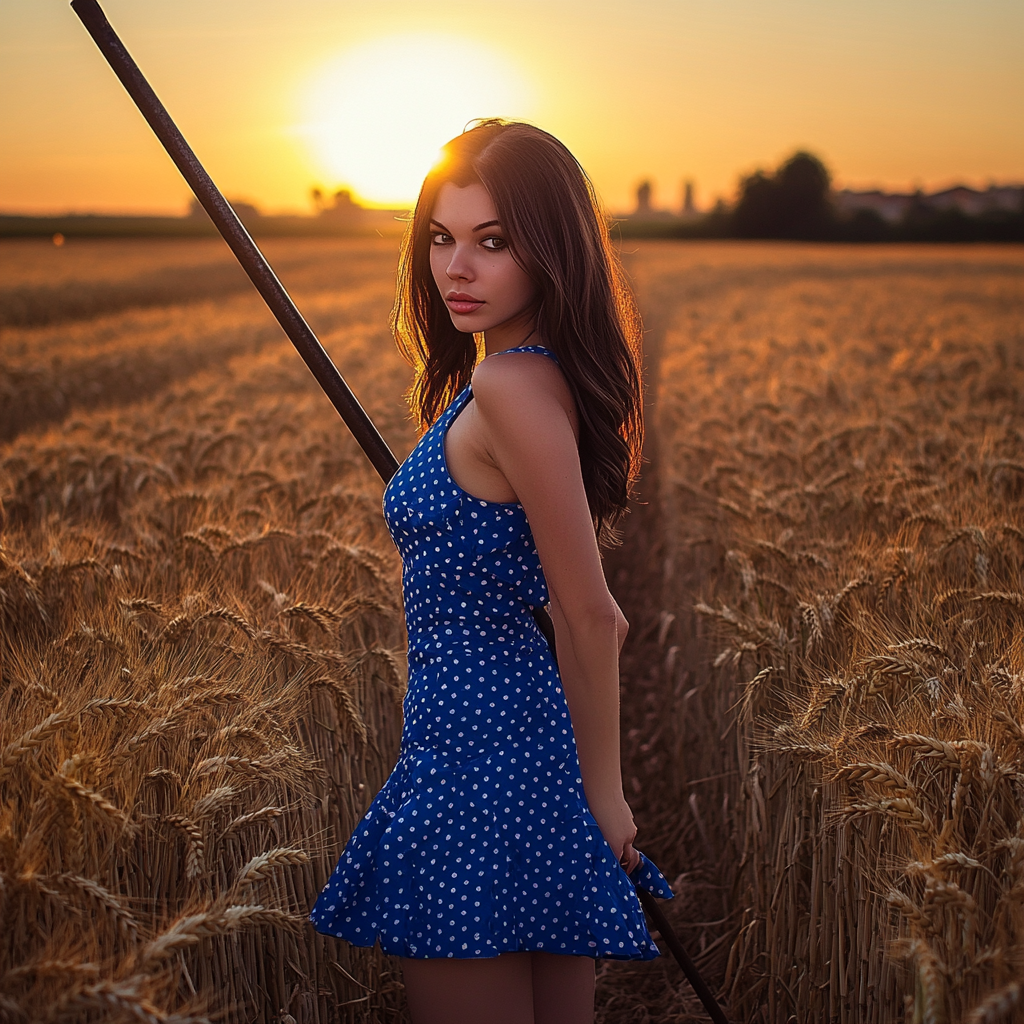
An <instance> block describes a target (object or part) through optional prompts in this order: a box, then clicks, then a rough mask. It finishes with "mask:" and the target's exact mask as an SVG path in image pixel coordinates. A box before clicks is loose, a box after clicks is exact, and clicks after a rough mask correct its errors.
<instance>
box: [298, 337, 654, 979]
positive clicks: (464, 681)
mask: <svg viewBox="0 0 1024 1024" xmlns="http://www.w3.org/2000/svg"><path fill="white" fill-rule="evenodd" d="M504 351H505V352H535V353H539V354H542V355H546V356H549V357H551V358H555V356H554V353H553V352H551V350H550V349H546V348H544V347H542V346H540V345H524V346H519V347H517V348H512V349H506V350H504ZM498 354H502V353H495V355H498ZM556 362H557V359H556ZM471 397H472V391H471V387H470V385H469V384H467V385H466V387H465V388H463V389H462V390H461V391H460V392H459V393H458V394H457V395H456V396H455V397H454V398H453V399H452V401H451V403H450V404H449V406H448V407H447V409H446V410H445V411H444V412H443V413H442V414H441V416H439V417H438V419H437V420H436V421H435V422H434V424H433V425H432V426H431V427H430V428H429V429H428V430H427V431H426V432H425V433H424V434H423V436H422V437H421V438H420V440H419V443H418V444H417V445H416V447H415V448H414V449H413V451H412V453H411V454H410V455H409V457H408V458H407V459H406V460H405V462H404V463H403V464H402V466H401V467H400V468H399V470H398V472H397V473H396V474H395V476H394V477H393V478H392V479H391V481H390V483H389V484H388V486H387V488H386V489H385V491H384V516H385V519H386V521H387V526H388V530H389V531H390V533H391V537H392V539H393V540H394V542H395V545H396V546H397V548H398V550H399V553H400V554H401V556H402V564H403V572H402V589H403V596H404V600H405V616H406V625H407V627H408V635H409V648H408V650H409V655H408V657H409V683H408V689H407V692H406V695H405V697H404V702H403V712H404V718H403V725H402V735H401V741H400V747H399V755H398V762H397V764H396V765H395V767H394V770H393V771H392V773H391V775H390V776H389V778H388V779H387V781H386V782H385V783H384V786H383V788H382V789H381V790H380V792H379V793H378V794H377V795H376V797H375V798H374V800H373V802H372V803H371V804H370V807H369V809H368V810H367V812H366V814H365V815H364V816H363V818H362V819H361V820H360V822H359V824H358V825H357V826H356V828H355V830H354V832H353V833H352V836H351V838H350V839H349V841H348V843H347V845H346V846H345V849H344V851H343V853H342V855H341V859H340V860H339V861H338V865H337V867H336V868H335V870H334V872H333V874H332V875H331V877H330V880H329V881H328V883H327V885H326V886H325V888H324V889H323V891H322V892H321V893H320V896H319V898H318V899H317V901H316V904H315V905H314V907H313V910H312V912H311V913H310V920H311V921H312V922H313V925H314V926H315V928H316V929H317V930H318V931H320V932H323V933H325V934H328V935H334V936H337V937H338V938H342V939H345V940H347V941H348V942H350V943H352V944H354V945H357V946H372V945H374V943H376V942H379V943H380V949H381V950H382V951H383V952H384V953H387V954H391V955H394V956H403V957H415V958H424V959H425V958H434V957H459V958H478V957H493V956H497V955H498V954H500V953H505V952H514V951H521V950H545V951H547V952H550V953H562V954H566V955H573V956H590V957H594V958H601V959H614V960H651V959H654V958H655V957H657V956H659V955H660V951H659V950H658V947H657V946H656V945H655V943H654V941H653V939H652V938H651V935H650V933H649V931H648V929H647V925H646V922H645V920H644V915H643V910H642V908H641V906H640V902H639V900H638V898H637V895H636V891H635V888H634V886H635V885H636V886H640V887H642V888H643V889H645V890H647V891H648V892H651V893H652V894H654V895H655V896H659V897H661V898H663V899H671V898H672V895H673V894H672V890H671V888H670V887H669V884H668V882H667V881H666V879H665V877H664V876H663V875H662V873H661V872H660V871H659V870H658V868H657V867H655V865H654V864H653V863H652V862H651V861H650V860H649V859H648V858H647V857H645V856H643V855H642V854H641V858H640V864H639V865H638V867H637V868H635V869H634V871H633V873H632V875H631V876H630V875H627V873H626V870H625V869H624V868H623V867H622V865H621V864H620V863H619V861H618V858H617V857H616V856H615V853H614V852H613V851H612V848H611V847H610V846H609V844H608V842H607V840H606V839H605V838H604V836H603V834H602V833H601V830H600V827H599V826H598V824H597V821H596V820H595V818H594V816H593V814H592V813H591V811H590V808H589V807H588V805H587V801H586V797H585V794H584V790H583V780H582V778H581V775H580V767H579V761H578V758H577V751H576V742H575V738H574V736H573V732H572V725H571V721H570V718H569V708H568V704H567V702H566V698H565V693H564V691H563V689H562V684H561V680H560V677H559V674H558V666H557V664H556V662H555V659H554V657H553V656H552V653H551V650H550V648H549V646H548V643H547V641H546V640H545V638H544V636H543V634H542V633H541V632H540V629H539V628H538V626H537V624H536V622H535V621H534V618H533V615H532V613H531V608H533V607H537V606H543V605H546V604H547V603H548V590H547V584H546V582H545V579H544V575H543V572H542V570H541V565H540V559H539V558H538V556H537V550H536V548H535V546H534V542H533V536H532V533H531V531H530V526H529V523H528V522H527V519H526V514H525V512H524V510H523V507H522V505H521V504H519V503H517V502H492V501H484V500H483V499H481V498H477V497H474V496H473V495H471V494H469V493H468V492H466V491H464V490H463V489H462V488H461V487H459V485H458V484H456V483H455V481H454V480H453V479H452V477H451V474H450V473H449V472H448V467H447V462H446V459H445V453H444V439H445V435H446V433H447V431H448V427H449V426H450V425H451V423H452V421H453V420H454V419H455V417H456V416H458V414H459V413H460V412H461V410H462V409H463V408H465V406H466V403H467V402H468V401H469V400H470V398H471Z"/></svg>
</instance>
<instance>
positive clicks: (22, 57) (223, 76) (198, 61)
mask: <svg viewBox="0 0 1024 1024" xmlns="http://www.w3.org/2000/svg"><path fill="white" fill-rule="evenodd" d="M103 6H104V9H105V11H106V13H107V14H108V16H109V18H110V20H111V22H112V24H113V25H114V27H115V29H116V30H117V31H118V32H119V34H120V35H121V37H122V38H123V39H124V41H125V43H126V45H127V46H128V48H129V50H130V51H131V52H132V54H133V55H134V56H135V58H136V59H137V60H138V62H139V64H140V66H141V67H142V69H143V71H144V72H145V73H146V74H147V76H148V77H149V79H150V81H151V82H152V84H153V86H154V88H155V89H156V91H157V93H158V95H160V97H161V98H162V99H163V100H164V102H165V103H166V105H167V106H168V109H169V110H170V112H171V114H172V116H173V117H174V118H175V119H176V120H177V122H178V124H179V126H180V127H181V128H182V130H183V132H184V133H185V135H186V137H187V138H188V139H189V141H190V142H191V144H192V146H193V148H194V149H195V150H196V152H197V154H198V155H199V157H200V159H201V160H203V161H204V163H205V164H206V166H207V168H208V170H209V171H210V173H211V174H212V175H213V177H214V180H215V181H217V182H218V184H219V185H220V186H221V188H222V189H223V190H224V191H225V192H226V193H227V194H228V195H230V196H234V197H239V198H245V199H248V200H250V201H252V202H255V203H257V204H258V205H260V206H261V207H262V208H263V209H264V210H266V211H268V212H274V211H279V210H295V211H303V212H304V211H308V210H309V209H310V205H309V190H310V188H311V187H312V186H314V185H318V186H320V187H322V188H325V189H327V190H333V189H335V188H341V187H346V186H349V187H353V186H354V184H355V179H357V178H358V179H359V184H358V185H357V186H356V192H357V194H358V195H360V196H361V197H362V198H363V199H366V200H370V201H371V202H372V201H375V202H377V203H389V202H390V203H398V202H410V201H411V200H412V199H413V198H414V196H415V185H414V184H413V185H410V184H409V182H410V181H411V182H415V181H417V180H418V175H419V174H420V173H422V172H421V171H420V170H419V167H420V164H421V163H422V162H423V161H424V160H427V161H428V162H429V154H430V152H431V150H432V147H434V146H436V145H440V144H442V143H443V142H444V141H446V139H447V138H448V137H450V136H451V135H453V134H455V133H456V132H457V131H458V130H459V129H460V127H461V126H462V125H463V124H464V123H465V121H466V120H468V119H469V118H470V117H473V116H487V115H491V114H500V115H505V116H521V117H526V118H527V119H529V120H531V121H532V122H533V123H535V124H538V125H539V126H541V127H543V128H546V129H547V130H549V131H551V132H553V133H554V134H555V135H557V136H558V137H559V138H561V139H562V140H563V141H564V142H565V143H566V144H567V145H568V146H569V147H570V149H572V150H573V152H574V153H575V154H576V155H577V157H578V158H579V159H580V161H581V163H582V164H583V166H584V167H585V168H586V169H587V170H588V172H589V173H590V175H591V177H592V178H593V180H594V182H595V184H596V186H597V188H598V191H599V192H600V194H601V196H602V198H603V200H604V201H605V203H606V204H607V205H608V207H609V208H611V209H626V208H629V207H630V206H631V205H632V202H633V194H634V190H635V188H636V185H637V183H638V182H639V181H640V180H641V179H643V178H651V179H653V181H654V182H655V184H656V190H655V196H654V199H655V204H656V205H659V206H670V207H673V208H675V207H678V205H679V202H680V189H681V182H682V181H683V179H692V180H694V181H695V182H696V184H697V201H698V204H699V205H700V206H702V207H707V206H709V205H710V204H711V203H712V202H713V201H714V199H715V198H716V197H719V196H722V197H731V196H732V194H733V193H734V191H735V187H736V182H737V178H738V176H739V175H740V174H742V173H749V172H750V171H752V170H753V169H754V168H755V167H758V166H762V167H771V166H774V165H776V164H777V163H778V162H779V161H780V160H781V159H782V158H784V157H785V156H787V155H789V154H790V153H791V152H793V151H794V150H795V149H797V148H807V149H810V150H812V151H813V152H815V153H817V154H818V155H819V156H821V157H822V158H823V159H824V160H825V162H826V164H827V165H828V166H829V168H830V169H831V170H832V172H833V174H834V176H835V179H836V182H837V184H838V185H840V186H848V187H857V188H867V187H883V188H887V189H894V190H905V189H910V188H914V187H922V188H925V189H933V188H940V187H944V186H947V185H950V184H953V183H957V182H963V183H966V184H971V185H975V186H984V185H986V184H988V183H989V182H991V181H996V182H1008V181H1021V180H1024V59H1022V58H1024V54H1022V49H1024V47H1022V40H1024V4H1021V3H1020V2H1019V0H970V2H968V0H932V2H930V3H928V2H925V0H902V2H895V3H893V2H891V0H890V2H888V3H883V2H881V0H861V2H858V3H854V2H853V0H835V2H833V3H828V4H826V3H822V2H821V0H769V2H765V0H761V2H758V0H732V2H728V3H724V2H721V0H616V2H610V0H544V2H541V0H475V2H474V3H467V2H464V0H455V2H451V3H448V4H446V5H443V6H442V5H433V4H432V5H425V4H423V3H422V2H419V0H377V2H374V3H368V2H366V0H362V2H353V3H352V4H349V5H340V4H338V3H330V2H328V0H292V3H290V4H289V5H287V6H285V5H280V4H270V3H267V2H265V0H245V2H243V0H213V2H211V0H205V2H203V0H175V2H173V3H172V2H170V0H147V2H146V3H145V4H139V3H138V2H134V3H133V2H132V0H105V2H104V3H103ZM390 40H394V41H395V42H394V43H393V44H392V43H390V42H389V41H390ZM402 46H405V50H402ZM419 47H422V51H423V56H424V57H425V58H426V60H425V61H424V60H422V59H421V57H420V54H419V52H418V48H419ZM360 54H362V55H363V58H360V57H359V55H360ZM367 54H371V55H372V54H378V55H380V54H390V55H391V56H392V57H393V58H394V63H393V65H390V66H388V67H387V68H384V67H383V65H382V64H381V61H384V63H386V59H390V58H382V57H380V56H378V57H377V58H374V60H376V63H374V62H373V61H370V59H369V58H368V57H367V56H366V55H367ZM395 55H397V56H395ZM360 59H362V60H363V63H362V64H360V63H359V61H360ZM368 61H369V63H368ZM360 68H363V69H364V70H363V71H360V70H359V69H360ZM424 68H426V69H427V70H426V71H425V70H424ZM366 69H369V70H366ZM433 69H436V73H435V72H434V70H433ZM332 75H333V76H334V77H333V78H332V77H331V76H332ZM346 76H347V77H346ZM360 76H361V77H360ZM325 82H327V83H328V85H329V86H330V87H331V88H342V87H344V88H345V89H346V90H349V93H350V92H351V90H352V89H353V88H354V86H353V83H354V82H358V83H360V86H359V88H360V91H361V95H363V96H365V103H364V104H362V105H361V104H360V102H359V99H358V97H357V99H356V100H355V101H353V100H352V99H351V95H347V97H346V103H345V104H341V103H339V105H338V107H339V112H337V114H336V113H335V111H334V109H333V107H332V105H331V103H330V97H329V95H328V96H327V99H326V100H325V99H324V96H325V94H324V91H323V90H324V88H325V86H324V83H325ZM332 82H333V83H335V84H334V85H331V84H330V83H332ZM318 88H319V90H320V91H319V93H318V92H317V90H318ZM388 90H390V91H391V93H393V95H390V98H387V97H385V95H384V94H385V93H386V92H388ZM403 90H404V91H403ZM0 91H2V94H3V96H4V102H3V104H2V105H0V152H2V153H3V158H2V160H0V210H3V211H4V212H26V213H28V212H39V213H42V212H64V211H97V212H162V213H181V212H183V211H184V209H185V208H186V206H187V202H188V197H189V192H188V189H187V186H186V185H185V184H184V182H183V181H182V180H181V179H180V177H179V176H178V173H177V171H176V170H175V169H174V167H173V166H172V165H171V163H170V161H169V160H168V158H167V157H166V155H165V154H164V153H163V151H162V149H161V148H160V146H159V144H158V143H157V141H156V140H155V138H154V137H153V136H152V134H151V133H150V130H149V128H148V127H147V126H146V125H145V123H144V122H143V120H142V118H141V116H140V115H139V114H138V112H137V111H136V110H135V107H134V105H133V104H132V102H131V101H130V99H129V98H128V97H127V95H126V94H125V93H124V91H123V89H122V87H121V86H120V84H119V83H118V82H117V80H116V79H115V78H114V76H113V74H112V72H111V71H110V69H109V68H108V67H107V65H106V63H105V61H104V60H103V59H102V57H101V56H100V54H99V52H98V51H97V50H96V48H95V45H94V44H93V42H92V40H91V39H90V38H89V37H88V35H87V33H86V32H85V30H84V28H83V27H82V26H81V24H80V23H79V21H78V19H77V18H76V17H75V15H74V13H73V12H72V11H71V9H70V7H69V6H68V4H67V3H66V2H64V0H5V2H4V4H3V5H2V7H0ZM406 96H408V97H409V104H410V106H409V110H410V111H412V112H413V113H414V115H415V116H414V117H413V118H412V120H411V121H410V118H409V116H408V112H407V111H406V110H405V107H404V102H405V101H404V99H403V97H406ZM385 99H387V102H388V103H390V106H382V105H381V104H383V103H384V101H385ZM482 99H486V102H487V104H488V105H489V107H492V108H493V107H494V106H498V107H499V109H482V110H477V109H476V104H477V102H479V101H481V100H482ZM417 104H418V106H417ZM342 106H344V107H345V110H344V111H342V110H341V108H342ZM325 111H326V113H325ZM345 111H347V112H345ZM368 111H371V112H373V113H372V116H369V115H368V114H367V112H368ZM368 117H369V127H367V120H368ZM403 118H404V122H403ZM332 119H333V120H332ZM414 128H416V129H417V131H418V136H417V131H414V130H413V129H414ZM360 132H362V133H363V134H362V135H360ZM366 132H370V133H371V136H373V138H374V139H375V141H374V143H373V145H364V146H363V149H362V150H361V151H360V153H361V156H362V157H364V158H365V159H363V160H362V162H361V163H359V164H358V166H357V165H356V164H354V163H353V162H352V161H351V159H350V158H349V154H347V153H346V152H345V146H344V145H343V144H341V145H339V144H338V133H342V134H344V135H345V136H346V137H349V136H350V137H352V138H354V139H358V138H364V137H366ZM331 133H334V134H333V135H332V134H331ZM414 136H417V138H416V139H415V145H414ZM435 139H436V141H435ZM385 142H386V143H387V145H383V143H385ZM378 143H380V145H378ZM417 147H418V148H417ZM332 154H333V156H332ZM406 156H408V160H407V163H408V168H407V169H406V170H405V174H404V177H403V176H402V175H395V174H391V173H390V172H391V171H394V170H395V162H396V161H398V160H402V161H406ZM373 160H377V161H378V163H377V165H376V166H377V168H378V169H379V170H378V171H377V172H375V171H374V165H373ZM417 161H419V163H417ZM385 170H386V171H387V172H388V173H385ZM399 193H407V194H399Z"/></svg>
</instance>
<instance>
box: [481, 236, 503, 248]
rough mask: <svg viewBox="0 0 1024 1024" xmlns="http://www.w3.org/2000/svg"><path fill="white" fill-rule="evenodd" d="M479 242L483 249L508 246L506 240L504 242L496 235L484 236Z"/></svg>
mask: <svg viewBox="0 0 1024 1024" xmlns="http://www.w3.org/2000/svg"><path fill="white" fill-rule="evenodd" d="M480 244H481V245H482V246H483V247H484V248H485V249H505V248H507V247H508V242H506V241H505V239H504V238H499V237H498V236H497V235H492V236H491V237H490V238H485V239H484V240H483V241H482V242H481V243H480Z"/></svg>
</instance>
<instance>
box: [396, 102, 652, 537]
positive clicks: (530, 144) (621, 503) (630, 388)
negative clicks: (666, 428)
mask: <svg viewBox="0 0 1024 1024" xmlns="http://www.w3.org/2000/svg"><path fill="white" fill-rule="evenodd" d="M445 182H452V183H453V184H455V185H457V186H459V187H464V186H465V185H469V184H472V183H477V182H478V183H479V184H481V185H483V186H484V188H486V189H487V191H488V193H489V194H490V197H491V200H492V202H493V203H494V207H495V209H496V211H497V213H498V217H499V219H500V221H501V225H502V228H503V229H504V230H505V232H506V233H507V236H508V243H509V248H510V250H511V253H512V256H513V258H514V259H515V260H516V262H517V263H519V265H520V266H521V267H522V268H523V269H524V270H525V271H526V273H527V274H528V275H529V276H530V277H531V279H532V280H533V281H534V283H535V284H536V285H537V288H538V292H539V295H540V300H539V305H538V311H537V332H538V334H539V335H540V337H541V338H543V340H544V342H545V344H546V345H548V346H549V347H550V348H551V350H552V351H553V352H554V353H555V355H556V356H557V357H558V363H559V366H560V367H561V369H562V372H563V373H564V375H565V379H566V381H567V383H568V385H569V390H570V392H571V393H572V396H573V399H574V400H575V402H576V408H577V410H578V412H579V426H580V440H579V455H580V465H581V468H582V472H583V483H584V486H585V488H586V493H587V501H588V503H589V505H590V512H591V515H592V516H593V518H594V525H595V528H596V529H597V532H598V536H599V538H600V539H601V541H602V543H609V542H612V541H613V540H614V532H613V527H614V526H615V524H616V522H617V521H618V520H619V518H620V516H621V515H622V513H623V512H624V511H625V509H626V506H627V502H628V499H629V497H630V492H631V488H632V484H633V482H634V480H635V479H636V477H637V475H638V473H639V469H640V452H641V448H642V446H643V431H644V426H643V396H642V383H641V369H640V367H641V360H642V350H641V341H642V330H641V325H640V317H639V314H638V313H637V309H636V305H635V304H634V301H633V297H632V295H631V293H630V291H629V289H628V287H627V286H626V284H625V280H624V277H623V273H622V270H621V267H620V265H619V261H618V259H617V257H616V255H615V252H614V251H613V249H612V247H611V243H610V240H609V238H608V229H607V226H606V224H605V220H604V217H603V216H602V214H601V210H600V207H599V205H598V201H597V196H596V194H595V192H594V187H593V185H592V184H591V182H590V179H589V178H588V177H587V175H586V173H585V172H584V170H583V168H582V167H580V165H579V163H578V162H577V161H576V159H575V157H573V155H572V154H571V153H570V152H569V150H568V149H566V147H565V146H563V145H562V143H561V142H559V141H558V140H557V139H556V138H555V137H554V136H553V135H549V134H548V133H547V132H545V131H541V129H539V128H535V127H534V126H533V125H529V124H523V123H521V122H517V121H504V120H500V119H497V118H493V119H487V120H484V121H481V122H479V123H477V124H476V125H475V126H474V127H472V128H470V129H468V130H467V131H465V132H463V133H462V134H461V135H459V136H457V137H456V138H454V139H452V141H451V142H449V143H448V144H447V145H446V146H445V147H444V149H443V150H442V156H441V159H440V160H439V161H438V162H437V164H436V165H435V166H434V168H433V169H432V170H431V171H430V173H429V174H428V175H427V177H426V180H425V181H424V182H423V187H422V188H421V189H420V194H419V199H418V200H417V202H416V209H415V211H414V213H413V216H412V219H411V221H410V223H409V225H408V227H407V228H406V232H405V237H404V239H403V241H402V249H401V255H400V257H399V265H398V291H397V296H396V299H395V307H394V309H393V311H392V314H391V327H392V330H393V331H394V334H395V339H396V341H397V342H398V346H399V348H400V350H401V351H402V354H403V355H404V356H405V358H406V359H407V360H408V361H409V362H410V363H411V364H412V365H413V367H414V368H415V370H416V375H415V379H414V381H413V384H412V387H411V388H410V389H409V392H408V394H407V396H406V397H407V399H408V401H409V404H410V406H411V407H412V409H413V413H414V415H415V416H416V417H417V419H418V421H419V424H420V427H421V429H426V428H427V427H428V426H429V425H430V424H431V423H433V422H434V420H435V419H436V418H437V417H438V416H439V415H440V414H441V412H443V411H444V409H445V408H446V407H447V406H448V404H449V403H450V402H451V400H452V399H453V398H454V397H455V395H456V394H457V393H458V392H459V391H460V390H461V389H462V388H463V387H464V386H465V385H466V384H467V383H468V382H469V380H470V377H471V376H472V374H473V369H474V367H475V365H476V361H477V346H476V341H475V339H474V337H473V335H472V334H465V333H463V332H461V331H457V330H456V329H455V327H454V325H453V324H452V321H451V317H450V315H449V313H448V309H447V307H446V306H445V303H444V301H443V299H442V297H441V295H440V293H439V291H438V289H437V286H436V285H435V283H434V279H433V276H432V274H431V270H430V244H431V235H430V216H431V214H432V212H433V207H434V203H435V201H436V198H437V193H438V191H439V190H440V188H441V186H442V185H443V184H444V183H445Z"/></svg>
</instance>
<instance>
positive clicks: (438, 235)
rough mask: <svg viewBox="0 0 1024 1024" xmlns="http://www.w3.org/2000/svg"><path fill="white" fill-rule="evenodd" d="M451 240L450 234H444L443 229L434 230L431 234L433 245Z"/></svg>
mask: <svg viewBox="0 0 1024 1024" xmlns="http://www.w3.org/2000/svg"><path fill="white" fill-rule="evenodd" d="M451 240H452V236H451V235H446V234H445V233H444V232H443V231H435V232H434V233H433V235H431V242H432V244H433V245H447V244H448V243H449V242H450V241H451Z"/></svg>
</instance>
